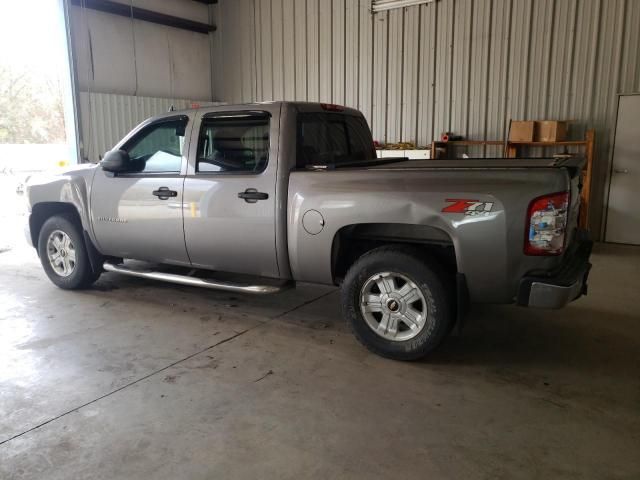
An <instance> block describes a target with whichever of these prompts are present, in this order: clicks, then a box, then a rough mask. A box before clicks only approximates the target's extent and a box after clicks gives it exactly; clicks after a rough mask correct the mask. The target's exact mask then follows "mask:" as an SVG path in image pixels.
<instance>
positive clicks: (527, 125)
mask: <svg viewBox="0 0 640 480" xmlns="http://www.w3.org/2000/svg"><path fill="white" fill-rule="evenodd" d="M534 130H535V122H534V121H533V120H512V121H511V128H510V129H509V141H510V142H533V134H534Z"/></svg>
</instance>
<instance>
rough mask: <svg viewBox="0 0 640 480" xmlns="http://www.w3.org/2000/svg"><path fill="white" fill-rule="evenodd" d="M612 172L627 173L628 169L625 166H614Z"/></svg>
mask: <svg viewBox="0 0 640 480" xmlns="http://www.w3.org/2000/svg"><path fill="white" fill-rule="evenodd" d="M613 172H614V173H629V170H628V169H626V168H614V169H613Z"/></svg>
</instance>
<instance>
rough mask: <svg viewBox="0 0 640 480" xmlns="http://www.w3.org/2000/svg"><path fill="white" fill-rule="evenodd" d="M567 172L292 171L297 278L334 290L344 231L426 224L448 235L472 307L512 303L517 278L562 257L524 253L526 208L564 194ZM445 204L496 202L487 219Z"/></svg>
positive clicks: (292, 249) (291, 232) (291, 229)
mask: <svg viewBox="0 0 640 480" xmlns="http://www.w3.org/2000/svg"><path fill="white" fill-rule="evenodd" d="M568 182H569V177H568V175H567V173H566V171H564V170H562V169H553V168H536V169H526V168H522V169H519V168H516V169H451V170H449V169H441V168H438V169H423V170H413V171H402V170H400V171H398V170H397V169H393V170H391V169H390V170H381V169H359V170H334V171H320V172H313V171H295V172H292V173H291V175H290V179H289V195H288V205H289V210H288V219H287V224H288V229H287V231H288V234H287V237H288V242H289V258H290V263H291V270H292V274H293V277H294V278H295V279H296V280H299V281H307V282H317V283H325V284H331V283H333V275H332V272H331V249H332V244H333V240H334V237H335V235H336V233H337V232H338V231H339V230H340V229H341V228H343V227H345V226H348V225H352V224H362V223H398V224H413V225H428V226H431V227H434V228H437V229H440V230H442V231H443V232H445V233H446V234H447V235H448V236H449V237H450V239H451V241H452V243H453V245H454V247H455V253H456V261H457V267H458V271H459V272H461V273H464V274H465V276H466V279H467V283H468V288H469V293H470V296H471V300H472V301H474V302H481V303H510V302H512V301H513V298H514V297H515V295H516V291H517V286H518V283H519V281H520V278H521V277H522V276H523V275H524V274H525V273H526V272H528V271H530V270H532V269H538V268H542V269H546V268H552V267H553V266H554V265H556V264H557V263H558V262H559V257H530V256H526V255H524V253H523V242H524V235H525V221H526V219H525V217H526V212H527V208H528V205H529V203H530V202H531V200H532V199H533V198H535V197H538V196H540V195H544V194H547V193H552V192H558V191H565V190H567V189H568V186H569V183H568ZM447 199H469V200H476V201H478V202H490V203H493V206H492V209H491V211H490V212H487V213H486V214H484V215H478V216H470V215H465V214H464V213H445V212H443V211H442V210H443V208H445V207H446V206H447V205H450V202H447ZM308 210H317V211H318V212H320V213H321V214H322V216H323V217H324V221H325V225H324V228H323V229H322V231H321V232H320V233H318V234H316V235H311V234H309V233H307V232H306V231H305V229H304V228H303V227H302V217H303V215H304V213H305V212H307V211H308Z"/></svg>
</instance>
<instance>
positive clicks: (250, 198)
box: [238, 188, 269, 203]
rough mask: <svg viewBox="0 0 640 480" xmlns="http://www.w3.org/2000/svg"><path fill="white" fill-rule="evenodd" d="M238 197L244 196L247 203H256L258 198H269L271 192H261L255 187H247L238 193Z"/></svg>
mask: <svg viewBox="0 0 640 480" xmlns="http://www.w3.org/2000/svg"><path fill="white" fill-rule="evenodd" d="M238 198H243V199H244V201H245V202H247V203H256V202H257V201H258V200H266V199H267V198H269V194H268V193H264V192H259V191H258V190H256V189H255V188H247V189H246V190H245V191H244V192H240V193H238Z"/></svg>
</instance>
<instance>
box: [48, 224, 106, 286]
mask: <svg viewBox="0 0 640 480" xmlns="http://www.w3.org/2000/svg"><path fill="white" fill-rule="evenodd" d="M38 255H39V256H40V263H42V268H43V269H44V271H45V273H46V274H47V276H48V277H49V280H51V281H52V282H53V283H54V284H55V285H57V286H58V287H60V288H64V289H66V290H75V289H79V288H87V287H89V286H90V285H91V284H92V283H93V282H95V281H96V280H97V278H98V277H99V276H100V272H94V271H93V270H92V268H91V264H90V263H89V256H88V254H87V248H86V246H85V243H84V238H82V234H81V231H80V229H79V228H78V226H77V225H76V222H74V221H73V218H72V217H69V216H67V215H58V216H54V217H51V218H49V219H48V220H47V221H46V222H44V225H43V226H42V228H41V229H40V235H39V237H38Z"/></svg>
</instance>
